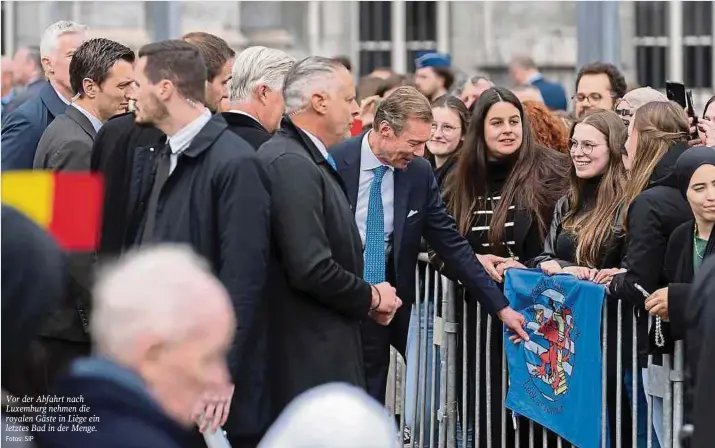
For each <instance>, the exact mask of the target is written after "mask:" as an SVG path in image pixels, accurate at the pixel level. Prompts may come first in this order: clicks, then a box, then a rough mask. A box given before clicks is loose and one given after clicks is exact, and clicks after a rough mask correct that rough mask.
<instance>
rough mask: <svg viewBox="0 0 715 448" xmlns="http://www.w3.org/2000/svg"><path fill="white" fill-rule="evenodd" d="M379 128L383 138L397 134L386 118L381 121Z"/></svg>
mask: <svg viewBox="0 0 715 448" xmlns="http://www.w3.org/2000/svg"><path fill="white" fill-rule="evenodd" d="M378 129H379V130H380V135H381V136H382V138H392V137H394V136H395V131H394V130H393V129H392V127H391V126H390V125H389V124H388V123H387V121H385V120H383V121H381V122H380V125H379V127H378Z"/></svg>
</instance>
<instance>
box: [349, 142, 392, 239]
mask: <svg viewBox="0 0 715 448" xmlns="http://www.w3.org/2000/svg"><path fill="white" fill-rule="evenodd" d="M371 133H372V131H370V132H368V133H367V134H365V135H364V136H363V138H362V146H361V148H360V181H359V183H358V196H357V204H356V207H355V223H356V224H357V227H358V231H359V232H360V239H361V240H362V245H363V247H365V232H366V231H367V208H368V205H369V202H370V186H371V185H372V180H373V179H374V178H375V171H374V170H375V168H377V167H379V166H381V165H384V164H383V163H382V162H380V161H379V160H378V159H377V157H375V154H374V153H373V152H372V149H371V148H370V143H369V141H368V136H369V135H370V134H371ZM385 166H387V168H388V170H387V171H386V172H385V175H384V176H383V177H382V211H383V214H384V221H385V241H389V240H390V236H392V231H393V229H394V222H395V169H394V168H393V167H391V166H389V165H385Z"/></svg>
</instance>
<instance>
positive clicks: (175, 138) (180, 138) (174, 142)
mask: <svg viewBox="0 0 715 448" xmlns="http://www.w3.org/2000/svg"><path fill="white" fill-rule="evenodd" d="M210 120H211V111H210V110H208V109H207V108H204V111H203V113H201V115H200V116H199V117H198V118H197V119H195V120H194V121H192V122H191V123H189V124H187V125H186V126H184V127H183V128H181V129H180V130H179V132H177V133H176V134H174V135H172V136H171V137H169V138H168V139H167V141H168V142H169V147H170V148H171V153H172V154H179V153H182V152H184V151H185V150H186V149H187V148H188V147H189V145H191V142H192V141H193V140H194V137H196V136H197V135H198V133H199V132H201V129H203V128H204V126H206V123H208V122H209V121H210Z"/></svg>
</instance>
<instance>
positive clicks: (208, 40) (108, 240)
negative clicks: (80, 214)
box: [91, 32, 235, 258]
mask: <svg viewBox="0 0 715 448" xmlns="http://www.w3.org/2000/svg"><path fill="white" fill-rule="evenodd" d="M182 39H183V40H184V41H185V42H188V43H190V44H192V45H194V46H195V47H196V48H197V49H198V50H199V52H200V53H201V55H202V57H203V60H204V63H205V64H206V68H207V72H208V79H207V81H206V107H207V108H208V109H209V110H210V111H211V112H212V113H216V111H217V108H218V107H219V104H220V102H221V99H222V98H226V97H227V96H228V95H227V88H228V86H227V84H228V81H229V80H230V72H231V64H232V63H233V57H234V55H235V52H234V51H233V50H232V49H231V47H229V46H228V44H227V43H226V41H224V40H223V39H221V38H220V37H217V36H214V35H212V34H208V33H202V32H194V33H188V34H186V35H185V36H184V37H183V38H182ZM165 140H166V136H165V135H164V133H163V132H161V131H160V130H158V129H156V128H154V127H152V126H146V125H141V124H137V123H135V120H134V112H128V113H125V114H122V115H117V116H115V117H114V118H113V119H111V120H110V121H108V122H107V123H106V124H105V125H104V126H103V127H102V129H101V131H100V132H99V134H97V138H96V139H95V144H94V149H93V152H92V164H91V165H92V170H93V171H99V172H101V173H102V174H103V175H104V185H105V200H104V214H103V215H102V216H103V221H102V230H101V237H100V248H99V255H100V257H101V258H105V257H110V258H111V257H114V256H116V255H119V254H120V253H121V252H122V251H123V250H124V249H126V248H127V247H129V246H131V245H132V244H133V243H134V240H135V238H136V230H137V225H138V218H136V217H137V216H139V217H140V216H141V215H142V214H143V212H144V205H145V204H146V203H145V202H142V201H138V202H137V203H136V204H133V208H131V209H130V208H128V206H129V204H128V199H129V197H128V192H129V186H130V184H131V182H132V179H134V181H135V182H139V178H141V177H146V176H148V175H150V174H151V163H153V162H151V163H150V165H149V167H137V169H136V170H135V172H132V171H131V170H130V167H131V166H132V163H133V161H134V157H135V154H138V153H144V152H149V153H151V154H154V150H155V149H156V147H157V145H159V144H160V143H162V142H164V141H165Z"/></svg>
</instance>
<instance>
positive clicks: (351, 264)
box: [258, 56, 414, 417]
mask: <svg viewBox="0 0 715 448" xmlns="http://www.w3.org/2000/svg"><path fill="white" fill-rule="evenodd" d="M283 95H284V97H285V102H286V112H287V114H288V117H286V118H284V119H283V121H282V123H281V128H280V130H279V131H278V133H277V134H276V135H275V136H274V137H273V138H271V139H270V140H269V141H268V142H266V143H265V144H263V145H262V146H261V148H260V149H259V151H258V158H259V159H260V161H261V162H262V164H263V166H264V167H265V169H266V172H267V174H268V178H269V180H270V185H271V213H270V214H271V250H272V260H271V263H272V266H271V268H270V269H269V274H268V280H267V282H266V289H267V291H266V294H265V296H264V297H265V298H266V300H267V301H268V303H267V305H268V308H269V309H270V310H271V314H270V324H269V326H270V328H272V341H271V347H270V350H269V353H271V356H270V357H269V363H272V364H269V383H270V390H271V395H272V398H273V409H272V410H273V416H274V417H276V416H277V415H278V413H280V412H281V410H282V409H283V408H284V407H285V406H286V405H287V404H288V403H289V402H290V401H291V400H292V399H293V398H295V397H296V396H298V395H299V394H301V393H302V392H305V391H306V390H308V389H311V388H312V387H315V386H319V385H321V384H325V383H328V382H344V383H348V384H352V385H355V386H359V387H364V386H365V371H364V367H363V360H362V350H361V343H360V322H361V321H363V320H366V319H368V318H372V319H375V320H377V321H378V322H379V323H381V324H383V325H387V324H389V322H390V321H391V320H392V318H393V316H394V315H395V312H396V311H397V309H398V308H399V307H400V305H401V301H400V299H399V298H397V296H396V295H395V289H394V288H393V287H392V286H390V284H389V283H387V282H384V281H383V282H379V283H376V284H374V285H371V284H370V283H369V282H367V281H365V280H363V278H362V276H363V257H362V244H361V243H360V234H359V233H358V230H357V227H356V225H355V221H354V219H353V214H352V211H351V210H350V205H349V204H348V200H347V197H346V196H345V192H344V190H343V185H342V182H341V180H340V177H339V176H338V173H337V171H336V170H335V165H334V161H333V159H332V157H331V156H330V154H329V153H328V150H327V148H329V147H331V146H333V145H335V144H336V143H339V142H340V141H341V140H343V139H344V138H345V135H346V134H347V132H348V131H349V130H350V127H351V126H352V121H353V118H354V117H355V116H356V115H357V113H358V105H357V103H356V102H355V84H354V82H353V78H352V76H351V75H350V72H348V70H347V69H346V68H345V67H344V66H343V65H342V64H341V63H340V62H338V61H335V60H334V59H328V58H323V57H317V56H314V57H309V58H306V59H303V60H302V61H300V62H298V63H296V64H295V66H293V68H292V69H291V70H290V71H289V72H288V75H287V76H286V79H285V85H284V87H283ZM413 268H414V267H413Z"/></svg>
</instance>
